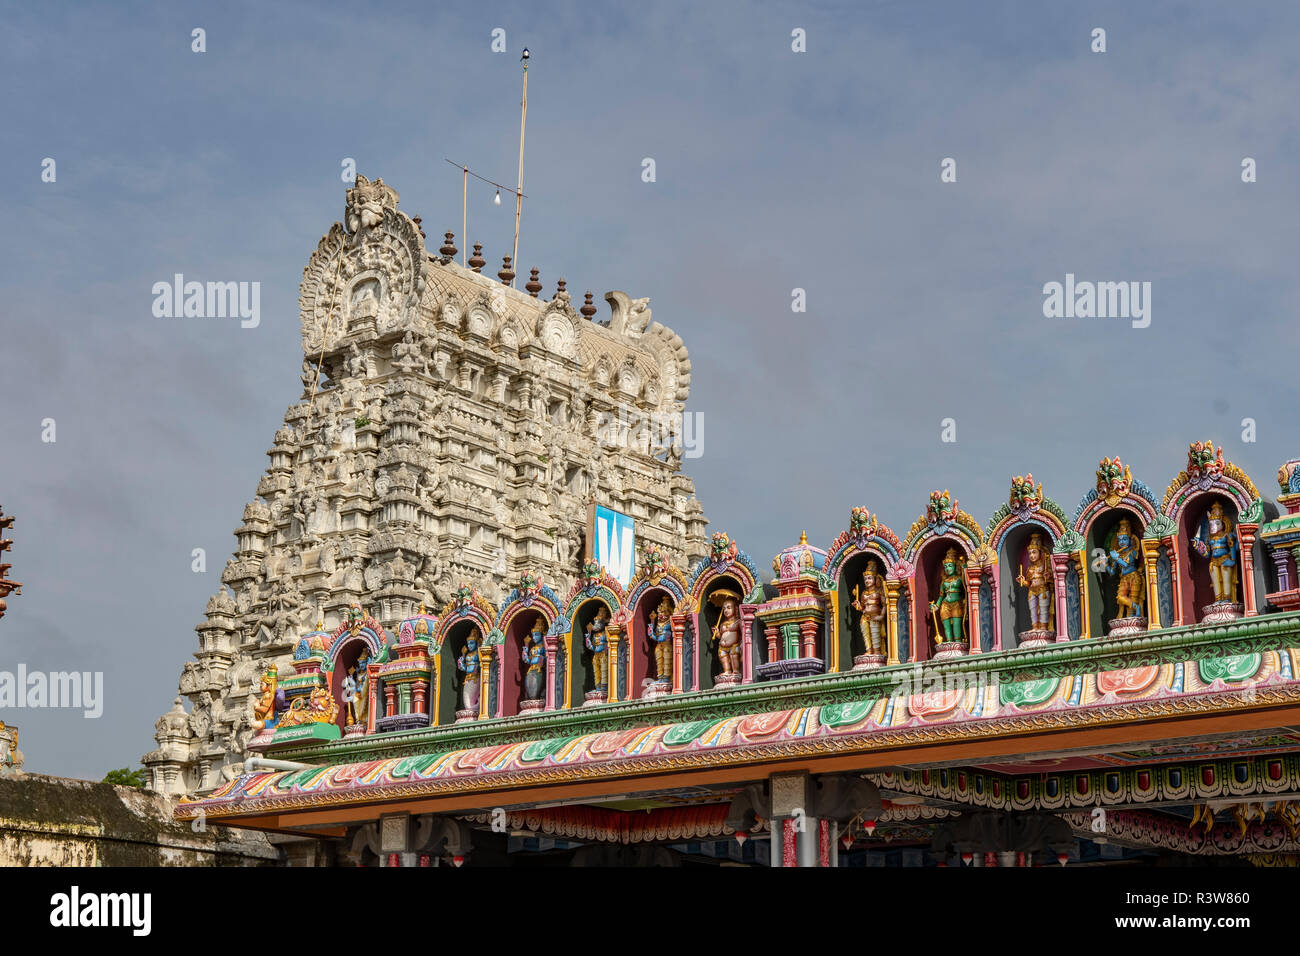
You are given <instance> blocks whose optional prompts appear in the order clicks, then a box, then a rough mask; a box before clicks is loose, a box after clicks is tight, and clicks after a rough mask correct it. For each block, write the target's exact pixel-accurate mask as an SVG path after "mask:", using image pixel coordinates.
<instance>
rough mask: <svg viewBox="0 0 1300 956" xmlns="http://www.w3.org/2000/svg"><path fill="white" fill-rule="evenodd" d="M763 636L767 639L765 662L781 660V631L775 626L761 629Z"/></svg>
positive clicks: (769, 625)
mask: <svg viewBox="0 0 1300 956" xmlns="http://www.w3.org/2000/svg"><path fill="white" fill-rule="evenodd" d="M763 636H764V637H765V638H766V639H767V662H768V663H769V664H770V663H772V661H779V660H781V657H782V655H781V629H780V628H779V627H777V626H776V625H775V624H767V625H765V626H764V627H763Z"/></svg>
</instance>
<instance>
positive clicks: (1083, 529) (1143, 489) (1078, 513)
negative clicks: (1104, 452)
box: [1070, 455, 1160, 534]
mask: <svg viewBox="0 0 1300 956" xmlns="http://www.w3.org/2000/svg"><path fill="white" fill-rule="evenodd" d="M1095 477H1096V485H1095V487H1093V488H1092V490H1090V491H1089V492H1088V493H1087V494H1086V495H1084V496H1083V498H1082V499H1081V500H1080V501H1079V506H1078V508H1076V509H1075V511H1074V518H1073V520H1072V521H1071V522H1070V530H1072V531H1076V532H1078V533H1079V534H1086V533H1087V530H1088V527H1089V526H1090V525H1091V524H1092V521H1093V519H1094V518H1096V517H1097V515H1099V514H1100V513H1101V512H1102V511H1103V510H1105V509H1106V508H1121V507H1122V508H1125V509H1127V510H1129V511H1132V512H1134V513H1135V514H1137V515H1139V516H1140V517H1141V518H1142V519H1143V521H1146V522H1150V521H1151V520H1153V519H1154V518H1155V516H1156V514H1157V513H1158V512H1159V510H1160V509H1159V507H1158V505H1157V503H1156V496H1155V495H1153V494H1152V493H1151V489H1150V488H1148V487H1147V486H1146V485H1145V484H1144V483H1143V482H1141V481H1139V480H1138V479H1136V478H1134V477H1133V471H1132V469H1130V468H1129V466H1128V465H1126V464H1124V462H1123V461H1121V460H1120V458H1119V456H1118V455H1116V456H1115V457H1113V458H1102V459H1101V461H1099V462H1098V463H1097V471H1096V475H1095Z"/></svg>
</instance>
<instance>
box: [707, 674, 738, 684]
mask: <svg viewBox="0 0 1300 956" xmlns="http://www.w3.org/2000/svg"><path fill="white" fill-rule="evenodd" d="M739 683H740V675H739V674H736V673H734V672H733V673H730V674H719V675H718V676H717V677H715V678H714V679H713V686H714V687H730V686H732V685H733V684H739Z"/></svg>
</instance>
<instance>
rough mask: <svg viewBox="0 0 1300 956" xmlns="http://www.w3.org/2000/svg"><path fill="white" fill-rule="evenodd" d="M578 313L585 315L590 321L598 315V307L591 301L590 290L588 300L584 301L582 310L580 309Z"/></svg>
mask: <svg viewBox="0 0 1300 956" xmlns="http://www.w3.org/2000/svg"><path fill="white" fill-rule="evenodd" d="M578 311H579V312H581V313H582V314H583V315H585V316H586V317H587V318H588V319H590V318H591V317H592V316H593V315H595V314H596V306H595V304H594V303H593V302H592V301H591V291H590V290H588V291H587V295H586V298H584V299H583V300H582V308H580V309H579V310H578Z"/></svg>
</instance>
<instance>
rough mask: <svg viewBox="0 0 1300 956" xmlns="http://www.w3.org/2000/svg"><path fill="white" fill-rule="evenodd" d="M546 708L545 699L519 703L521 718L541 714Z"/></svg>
mask: <svg viewBox="0 0 1300 956" xmlns="http://www.w3.org/2000/svg"><path fill="white" fill-rule="evenodd" d="M544 707H546V698H545V697H537V698H533V699H525V700H521V701H520V702H519V716H521V717H522V716H524V715H525V714H540V713H541V712H542V709H543V708H544Z"/></svg>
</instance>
